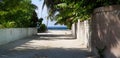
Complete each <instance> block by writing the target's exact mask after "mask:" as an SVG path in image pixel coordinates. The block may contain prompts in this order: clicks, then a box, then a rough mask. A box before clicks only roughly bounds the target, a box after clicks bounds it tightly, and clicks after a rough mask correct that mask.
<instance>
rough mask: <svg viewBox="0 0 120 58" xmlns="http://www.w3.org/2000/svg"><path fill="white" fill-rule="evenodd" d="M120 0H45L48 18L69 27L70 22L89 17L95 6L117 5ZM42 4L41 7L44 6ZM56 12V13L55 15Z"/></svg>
mask: <svg viewBox="0 0 120 58" xmlns="http://www.w3.org/2000/svg"><path fill="white" fill-rule="evenodd" d="M119 4H120V0H45V1H44V5H47V8H48V12H49V13H48V14H49V16H48V18H50V19H51V20H53V19H54V20H56V21H57V22H56V24H64V25H67V26H68V27H69V28H70V27H71V25H72V23H74V22H77V21H78V20H80V21H81V22H82V21H84V20H89V19H91V16H92V14H93V11H94V9H95V8H98V7H102V6H109V5H119ZM44 5H43V7H44ZM56 13H57V15H56Z"/></svg>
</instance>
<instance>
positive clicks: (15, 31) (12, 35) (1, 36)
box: [0, 28, 37, 45]
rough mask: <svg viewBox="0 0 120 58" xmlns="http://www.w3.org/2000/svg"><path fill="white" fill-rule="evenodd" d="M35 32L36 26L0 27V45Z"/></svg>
mask: <svg viewBox="0 0 120 58" xmlns="http://www.w3.org/2000/svg"><path fill="white" fill-rule="evenodd" d="M35 34H37V29H36V28H9V29H7V28H6V29H0V45H2V44H6V43H8V42H11V41H15V40H18V39H22V38H24V37H28V36H31V35H35Z"/></svg>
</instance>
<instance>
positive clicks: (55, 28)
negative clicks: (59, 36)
mask: <svg viewBox="0 0 120 58" xmlns="http://www.w3.org/2000/svg"><path fill="white" fill-rule="evenodd" d="M47 29H48V30H68V28H67V27H65V26H57V27H54V26H48V27H47Z"/></svg>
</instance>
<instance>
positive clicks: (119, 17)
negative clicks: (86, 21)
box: [91, 5, 120, 58]
mask: <svg viewBox="0 0 120 58" xmlns="http://www.w3.org/2000/svg"><path fill="white" fill-rule="evenodd" d="M91 31H92V32H91V43H92V51H93V52H94V53H97V49H96V47H97V48H99V49H103V48H104V47H106V48H105V50H104V52H103V53H104V56H105V58H120V5H113V6H107V7H100V8H97V9H95V10H94V14H93V18H92V21H91Z"/></svg>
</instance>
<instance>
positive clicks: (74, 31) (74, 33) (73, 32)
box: [71, 23, 77, 38]
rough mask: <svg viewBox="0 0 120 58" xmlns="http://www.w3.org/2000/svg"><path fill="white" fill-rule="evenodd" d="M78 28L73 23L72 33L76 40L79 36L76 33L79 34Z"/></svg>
mask: <svg viewBox="0 0 120 58" xmlns="http://www.w3.org/2000/svg"><path fill="white" fill-rule="evenodd" d="M76 28H77V26H76V23H73V24H72V27H71V32H72V35H73V37H74V38H76V36H77V35H76V33H77V32H76V30H77V29H76Z"/></svg>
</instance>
